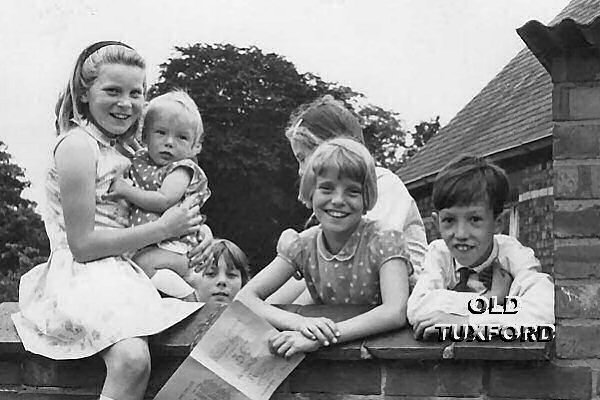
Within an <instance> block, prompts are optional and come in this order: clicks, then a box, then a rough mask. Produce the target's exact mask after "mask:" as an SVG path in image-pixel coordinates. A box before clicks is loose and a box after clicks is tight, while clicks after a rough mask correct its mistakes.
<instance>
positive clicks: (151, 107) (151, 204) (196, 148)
mask: <svg viewBox="0 0 600 400" xmlns="http://www.w3.org/2000/svg"><path fill="white" fill-rule="evenodd" d="M203 133H204V129H203V126H202V118H201V116H200V112H199V111H198V108H197V107H196V104H195V103H194V101H193V100H192V98H191V97H190V96H189V95H188V94H187V93H185V92H183V91H180V90H175V91H171V92H168V93H166V94H163V95H161V96H158V97H156V98H154V99H152V100H151V101H150V102H149V103H148V106H147V108H146V112H145V115H144V117H143V125H142V140H143V141H144V142H145V143H146V145H147V149H141V150H140V151H138V152H137V153H136V155H135V157H134V158H133V160H132V163H131V168H130V169H129V173H128V175H129V179H130V180H126V179H123V178H117V179H115V180H114V182H113V184H112V186H111V190H110V192H109V193H108V194H107V195H106V196H105V198H108V199H119V198H124V199H125V200H127V201H128V202H129V203H131V214H130V224H131V225H133V226H136V225H142V224H146V223H148V222H151V221H155V220H157V219H158V218H159V217H160V216H161V214H162V213H163V212H164V211H165V210H167V209H168V208H169V207H171V206H172V205H174V204H177V203H178V202H180V201H182V200H183V199H184V198H186V197H189V196H197V197H198V201H199V205H200V206H202V205H203V204H204V202H205V201H206V200H207V199H208V197H209V196H210V190H209V189H208V180H207V178H206V175H205V174H204V171H202V169H201V168H200V167H199V166H198V164H196V163H195V162H194V161H193V160H192V159H191V158H192V157H194V156H195V155H196V154H198V153H199V152H200V150H201V149H202V136H203ZM131 182H133V184H132V183H131ZM196 244H197V238H196V236H195V235H187V236H184V237H181V238H176V239H171V240H167V241H163V242H160V243H158V244H156V245H152V246H148V247H145V248H144V249H142V250H140V251H139V252H138V253H137V254H136V255H135V256H134V257H133V260H134V261H135V263H136V264H138V265H139V266H140V267H141V268H142V269H143V270H144V272H146V274H147V275H148V276H149V277H150V279H151V281H152V283H153V284H154V285H155V286H156V288H157V289H158V290H160V291H161V292H163V293H165V294H167V295H169V296H172V297H177V298H183V299H186V300H195V298H196V296H195V292H194V288H193V287H192V286H190V285H189V284H188V283H187V282H186V280H187V281H191V280H193V274H194V270H193V268H189V260H188V257H187V253H188V251H189V250H190V249H191V248H192V247H193V246H194V245H196Z"/></svg>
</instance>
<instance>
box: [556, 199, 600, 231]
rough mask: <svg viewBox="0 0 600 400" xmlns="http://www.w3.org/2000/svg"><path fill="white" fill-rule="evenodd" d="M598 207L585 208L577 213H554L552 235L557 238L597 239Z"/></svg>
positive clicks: (599, 216)
mask: <svg viewBox="0 0 600 400" xmlns="http://www.w3.org/2000/svg"><path fill="white" fill-rule="evenodd" d="M599 226H600V206H598V205H594V206H587V207H583V208H581V209H579V210H577V211H562V210H561V211H559V210H557V211H555V212H554V234H555V236H556V237H557V238H570V237H599V236H600V230H599V229H598V227H599Z"/></svg>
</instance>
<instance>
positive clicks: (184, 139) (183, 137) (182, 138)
mask: <svg viewBox="0 0 600 400" xmlns="http://www.w3.org/2000/svg"><path fill="white" fill-rule="evenodd" d="M179 140H183V141H185V142H187V141H188V140H190V138H188V137H187V136H179Z"/></svg>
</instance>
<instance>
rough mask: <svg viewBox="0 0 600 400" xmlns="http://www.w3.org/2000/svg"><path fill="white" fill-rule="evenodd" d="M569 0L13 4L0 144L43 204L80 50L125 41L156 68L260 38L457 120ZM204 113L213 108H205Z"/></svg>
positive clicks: (413, 118) (403, 109) (327, 75)
mask: <svg viewBox="0 0 600 400" xmlns="http://www.w3.org/2000/svg"><path fill="white" fill-rule="evenodd" d="M567 3H568V0H451V1H450V0H368V1H367V0H360V1H359V0H296V1H286V0H251V1H249V0H170V1H167V0H145V1H129V0H98V1H92V0H4V1H2V11H1V13H0V49H2V53H3V59H2V61H0V77H2V81H3V82H2V88H1V89H0V121H2V123H3V128H2V130H1V131H0V140H2V141H4V142H5V143H6V144H7V145H8V151H9V153H11V154H12V155H13V157H14V161H15V162H16V163H17V164H19V165H20V166H21V167H22V168H24V169H25V171H26V176H27V178H28V179H29V180H30V181H31V182H32V189H31V190H28V191H27V192H26V196H27V197H30V198H32V199H33V200H35V201H37V202H38V203H39V202H41V201H42V200H43V195H42V193H43V189H42V188H43V181H44V171H45V168H46V165H47V160H48V153H49V147H50V144H51V142H52V140H53V138H54V133H53V132H54V130H53V126H54V125H53V121H54V120H53V110H54V104H55V102H56V97H57V94H58V92H59V91H60V89H61V88H62V87H63V86H64V85H65V84H66V82H67V77H68V74H69V72H70V70H71V68H72V66H73V64H74V62H75V59H76V58H77V55H78V54H79V52H80V51H81V50H82V49H83V48H84V47H85V46H87V45H89V44H90V43H92V42H94V41H98V40H109V39H111V40H121V41H124V42H126V43H128V44H130V45H131V46H133V47H134V48H136V49H137V50H138V51H139V52H140V54H142V56H144V57H145V58H146V61H147V63H148V66H149V71H148V83H149V84H152V83H154V82H155V81H156V79H157V76H158V65H159V64H161V63H163V62H165V61H166V60H167V58H168V57H169V56H170V55H172V54H173V48H174V46H176V45H179V46H185V45H188V44H194V43H198V42H205V43H231V44H234V45H236V46H239V47H244V46H249V45H256V46H258V47H259V48H261V49H262V50H263V51H265V52H275V53H278V54H280V55H283V56H285V57H286V58H287V59H288V60H289V61H291V62H293V63H294V64H295V65H296V67H297V68H298V70H299V71H300V72H313V73H315V74H317V75H320V76H321V77H322V78H323V79H325V80H327V81H334V82H339V83H341V84H343V85H347V86H350V87H351V88H352V89H354V90H355V91H359V92H362V93H364V94H365V95H367V96H368V99H369V101H370V102H372V103H374V104H376V105H379V106H382V107H384V108H387V109H392V110H394V111H397V112H399V113H400V115H401V117H402V118H403V119H404V121H405V122H406V127H408V128H412V126H413V125H414V124H415V123H418V122H419V121H421V120H429V119H430V118H432V117H434V116H436V115H440V116H441V121H442V123H447V122H448V121H449V120H450V118H452V117H453V116H454V115H455V114H456V113H457V112H458V111H459V110H460V109H461V108H462V107H463V106H464V105H465V104H466V103H467V102H468V101H469V100H470V99H471V98H472V97H473V96H474V95H475V94H477V92H478V91H480V90H481V89H482V88H483V86H484V85H485V84H486V83H487V82H488V81H489V80H491V79H492V78H493V77H494V76H495V75H496V74H497V73H498V72H499V71H500V69H501V68H502V67H503V66H504V65H505V64H506V63H507V62H508V61H509V60H510V59H511V58H512V57H514V56H515V55H516V54H517V52H518V51H519V50H520V49H522V48H523V47H524V43H523V42H522V41H521V39H520V38H519V37H518V35H517V34H516V32H515V29H516V28H518V27H520V26H522V25H523V24H524V23H525V22H527V21H529V20H531V19H536V20H538V21H541V22H543V23H548V22H549V21H550V20H551V19H552V18H553V17H554V16H555V15H556V14H558V12H559V11H560V10H562V8H564V7H565V6H566V4H567ZM199 106H200V108H201V109H202V105H201V104H200V105H199Z"/></svg>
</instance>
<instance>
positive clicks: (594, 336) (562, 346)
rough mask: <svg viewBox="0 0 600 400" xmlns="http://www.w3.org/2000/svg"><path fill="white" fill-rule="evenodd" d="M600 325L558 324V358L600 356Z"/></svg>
mask: <svg viewBox="0 0 600 400" xmlns="http://www.w3.org/2000/svg"><path fill="white" fill-rule="evenodd" d="M599 337H600V325H593V326H584V325H580V326H579V325H577V326H571V325H567V326H565V325H560V324H559V325H558V326H557V327H556V338H555V339H554V343H555V345H556V356H557V357H558V358H566V359H578V358H598V357H600V340H598V338H599Z"/></svg>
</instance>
